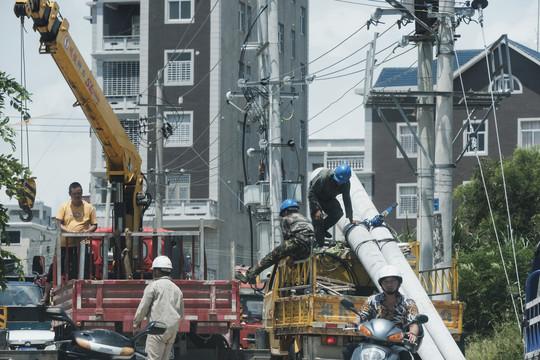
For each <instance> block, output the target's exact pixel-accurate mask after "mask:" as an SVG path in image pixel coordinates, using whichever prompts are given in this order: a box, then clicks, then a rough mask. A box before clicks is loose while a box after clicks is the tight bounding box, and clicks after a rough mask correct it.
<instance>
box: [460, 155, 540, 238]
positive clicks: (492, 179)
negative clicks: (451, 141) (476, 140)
mask: <svg viewBox="0 0 540 360" xmlns="http://www.w3.org/2000/svg"><path fill="white" fill-rule="evenodd" d="M481 164H482V172H483V178H482V172H481V171H480V168H479V167H477V168H476V169H475V170H474V174H473V176H472V178H471V181H470V182H469V183H467V184H464V185H460V186H458V187H457V189H456V191H455V192H454V199H455V200H457V201H458V203H459V206H458V207H457V213H456V219H457V221H458V222H459V224H460V225H461V226H462V228H463V229H466V230H467V231H471V232H474V233H475V234H476V235H477V236H478V239H479V240H481V241H482V242H488V243H493V242H494V241H495V236H494V235H495V230H494V228H493V222H492V219H491V214H490V211H489V206H488V200H487V197H486V193H487V195H488V196H489V201H490V204H491V209H492V211H493V218H494V220H495V221H494V222H495V226H496V229H497V234H498V235H499V236H504V235H506V236H508V235H509V234H510V228H509V222H508V216H507V206H506V203H507V202H506V199H508V209H509V212H510V219H511V224H512V229H513V236H514V237H520V236H522V237H525V238H527V239H528V240H529V241H532V242H534V243H536V242H537V240H539V239H540V202H539V201H538V199H539V198H540V148H538V147H533V148H518V149H516V150H515V152H514V156H513V157H511V158H505V159H503V169H504V180H505V181H504V182H506V193H507V195H505V187H504V182H503V175H502V172H501V166H500V163H499V162H498V161H495V160H493V159H489V158H486V159H483V160H482V162H481ZM483 179H485V188H484V181H483ZM505 196H506V197H505ZM454 240H457V241H460V239H454ZM533 240H534V241H533ZM460 245H465V246H467V245H468V244H460Z"/></svg>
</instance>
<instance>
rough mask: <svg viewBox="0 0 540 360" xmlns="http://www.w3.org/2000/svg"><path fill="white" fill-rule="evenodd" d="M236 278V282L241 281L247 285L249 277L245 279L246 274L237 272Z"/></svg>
mask: <svg viewBox="0 0 540 360" xmlns="http://www.w3.org/2000/svg"><path fill="white" fill-rule="evenodd" d="M234 277H235V278H236V280H240V281H241V282H242V284H247V282H248V279H247V277H245V276H244V274H242V273H241V272H240V271H237V272H236V274H234Z"/></svg>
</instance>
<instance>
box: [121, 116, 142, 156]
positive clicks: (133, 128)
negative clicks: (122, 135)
mask: <svg viewBox="0 0 540 360" xmlns="http://www.w3.org/2000/svg"><path fill="white" fill-rule="evenodd" d="M120 124H122V127H123V128H124V130H125V131H126V134H127V136H128V137H129V140H131V142H132V143H133V145H135V147H136V148H137V150H139V119H120Z"/></svg>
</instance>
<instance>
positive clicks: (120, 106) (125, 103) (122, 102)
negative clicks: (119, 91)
mask: <svg viewBox="0 0 540 360" xmlns="http://www.w3.org/2000/svg"><path fill="white" fill-rule="evenodd" d="M105 97H106V98H107V101H108V102H109V104H110V105H111V108H112V109H113V110H114V111H122V110H133V109H137V96H133V95H128V96H110V95H106V96H105Z"/></svg>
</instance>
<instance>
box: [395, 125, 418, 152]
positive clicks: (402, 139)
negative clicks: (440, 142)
mask: <svg viewBox="0 0 540 360" xmlns="http://www.w3.org/2000/svg"><path fill="white" fill-rule="evenodd" d="M412 128H413V130H414V131H415V132H416V129H417V127H416V125H412ZM397 138H398V140H399V143H400V145H401V147H402V148H403V150H404V151H405V153H406V154H407V156H408V157H416V156H417V154H418V144H417V143H416V140H415V139H414V136H413V134H412V133H411V130H410V129H409V127H408V126H407V124H403V123H401V124H398V125H397ZM396 150H397V157H398V158H402V157H403V155H402V154H401V152H400V151H399V149H396Z"/></svg>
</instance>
